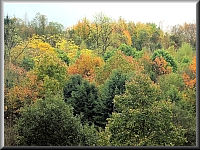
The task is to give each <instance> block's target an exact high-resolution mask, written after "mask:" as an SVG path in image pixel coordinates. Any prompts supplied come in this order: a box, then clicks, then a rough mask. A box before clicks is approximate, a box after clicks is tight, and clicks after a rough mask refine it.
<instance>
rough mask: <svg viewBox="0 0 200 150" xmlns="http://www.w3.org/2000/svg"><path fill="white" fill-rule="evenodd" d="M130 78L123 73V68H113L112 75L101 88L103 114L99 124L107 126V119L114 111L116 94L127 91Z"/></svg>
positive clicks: (101, 109) (99, 117)
mask: <svg viewBox="0 0 200 150" xmlns="http://www.w3.org/2000/svg"><path fill="white" fill-rule="evenodd" d="M129 78H130V75H128V74H126V73H123V71H122V70H120V69H117V70H113V71H112V74H111V75H110V77H109V78H108V79H107V80H106V81H105V83H104V84H103V85H102V87H101V90H100V100H101V101H102V102H103V106H102V105H100V106H99V107H101V108H100V110H99V111H100V112H101V115H99V116H98V120H100V121H98V122H97V123H98V125H99V126H103V127H104V126H105V124H106V119H107V118H108V117H109V116H110V115H111V114H112V112H113V111H114V105H113V99H114V97H115V95H121V94H124V92H125V82H126V81H127V80H128V79H129Z"/></svg>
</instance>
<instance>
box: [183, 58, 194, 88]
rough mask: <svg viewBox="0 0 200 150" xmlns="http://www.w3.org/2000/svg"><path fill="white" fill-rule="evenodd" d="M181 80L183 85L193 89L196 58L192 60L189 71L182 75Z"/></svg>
mask: <svg viewBox="0 0 200 150" xmlns="http://www.w3.org/2000/svg"><path fill="white" fill-rule="evenodd" d="M183 80H184V82H185V85H186V86H188V87H190V88H193V87H195V85H196V56H195V57H194V58H193V60H192V63H191V64H190V66H189V70H188V71H187V72H185V73H183Z"/></svg>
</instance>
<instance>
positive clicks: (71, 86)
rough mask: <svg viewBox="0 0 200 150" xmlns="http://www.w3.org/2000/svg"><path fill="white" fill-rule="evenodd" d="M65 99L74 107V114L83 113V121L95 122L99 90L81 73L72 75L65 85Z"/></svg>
mask: <svg viewBox="0 0 200 150" xmlns="http://www.w3.org/2000/svg"><path fill="white" fill-rule="evenodd" d="M64 99H65V101H66V102H67V103H68V104H71V105H72V106H73V107H74V114H78V115H80V114H82V115H83V117H82V122H88V123H90V124H91V123H92V122H94V116H95V114H96V113H97V112H95V109H96V105H97V103H98V90H97V88H96V87H95V86H94V85H93V84H90V83H89V82H88V81H86V80H84V79H82V77H81V76H80V75H74V76H71V78H70V79H69V80H68V81H67V83H66V84H65V86H64Z"/></svg>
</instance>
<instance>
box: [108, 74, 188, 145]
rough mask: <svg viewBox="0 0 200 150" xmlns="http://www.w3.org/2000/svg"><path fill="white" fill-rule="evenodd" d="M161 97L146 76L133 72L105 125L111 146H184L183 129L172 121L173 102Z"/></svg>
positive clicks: (157, 88)
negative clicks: (133, 74)
mask: <svg viewBox="0 0 200 150" xmlns="http://www.w3.org/2000/svg"><path fill="white" fill-rule="evenodd" d="M160 98H161V97H160V89H159V87H158V86H157V85H155V84H154V83H152V81H151V80H150V79H149V77H147V76H145V75H142V74H138V75H135V76H134V77H133V78H132V81H130V82H129V83H128V84H126V91H125V94H123V95H119V96H116V97H115V98H114V106H115V108H116V111H115V112H114V113H112V116H111V118H109V119H108V124H107V125H106V128H107V130H108V131H109V132H108V134H110V135H109V137H110V141H111V145H114V146H125V145H126V146H166V145H183V144H184V142H185V138H184V130H183V129H182V128H181V127H177V126H175V125H174V124H173V113H172V107H173V105H172V103H170V102H167V101H163V100H161V99H160Z"/></svg>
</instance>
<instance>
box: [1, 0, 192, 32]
mask: <svg viewBox="0 0 200 150" xmlns="http://www.w3.org/2000/svg"><path fill="white" fill-rule="evenodd" d="M37 12H39V13H40V14H43V15H46V16H47V18H48V21H49V22H50V21H54V22H58V23H61V24H62V25H64V27H65V28H66V27H70V26H73V25H74V24H76V23H77V22H78V20H80V19H82V18H83V17H86V18H88V19H89V20H92V19H94V16H95V15H96V14H98V13H101V12H102V13H103V14H105V15H106V16H108V17H111V18H112V19H114V20H118V18H119V17H122V18H123V19H125V20H126V21H133V22H135V23H136V22H143V23H147V22H151V23H152V22H153V23H156V24H157V25H158V26H160V27H161V28H162V29H163V30H169V28H170V26H173V25H177V24H184V23H185V22H187V23H196V2H195V1H193V2H160V3H158V2H130V1H129V2H93V3H92V2H43V3H41V2H40V3H38V2H37V3H36V2H35V3H34V2H29V3H28V2H27V3H25V2H15V3H14V2H4V3H3V13H4V17H5V16H6V15H7V14H8V15H9V16H11V17H14V16H15V17H17V18H21V19H24V18H25V16H26V18H28V20H29V21H31V20H32V19H33V18H34V17H35V15H36V13H37ZM25 14H26V15H25Z"/></svg>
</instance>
